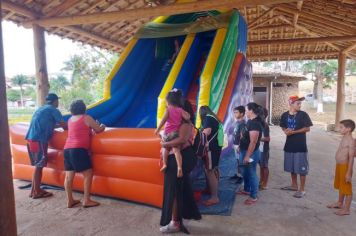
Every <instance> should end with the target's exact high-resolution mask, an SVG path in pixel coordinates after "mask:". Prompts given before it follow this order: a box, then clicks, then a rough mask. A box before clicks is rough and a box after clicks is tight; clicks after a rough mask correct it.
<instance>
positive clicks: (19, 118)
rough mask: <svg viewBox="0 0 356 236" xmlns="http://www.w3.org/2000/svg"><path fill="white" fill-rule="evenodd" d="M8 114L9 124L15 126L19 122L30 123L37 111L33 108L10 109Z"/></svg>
mask: <svg viewBox="0 0 356 236" xmlns="http://www.w3.org/2000/svg"><path fill="white" fill-rule="evenodd" d="M7 112H8V118H9V124H10V125H12V124H15V123H19V122H30V121H31V117H32V114H33V113H34V112H35V109H34V108H33V109H31V108H24V109H21V108H9V109H8V110H7Z"/></svg>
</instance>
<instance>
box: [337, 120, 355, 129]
mask: <svg viewBox="0 0 356 236" xmlns="http://www.w3.org/2000/svg"><path fill="white" fill-rule="evenodd" d="M340 124H343V125H344V126H345V128H350V130H351V132H353V131H354V130H355V122H354V121H353V120H350V119H347V120H342V121H340Z"/></svg>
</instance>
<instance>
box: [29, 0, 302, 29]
mask: <svg viewBox="0 0 356 236" xmlns="http://www.w3.org/2000/svg"><path fill="white" fill-rule="evenodd" d="M265 2H266V1H265V0H220V1H215V0H202V1H198V2H188V3H181V4H170V5H162V6H158V7H151V8H138V9H130V10H123V11H115V12H106V13H94V14H86V15H75V16H60V17H51V18H42V19H38V20H31V21H29V22H26V23H25V24H24V25H25V26H27V27H29V26H31V25H32V24H38V25H41V26H43V27H51V26H67V25H83V24H95V23H102V22H116V21H121V20H135V19H139V18H149V17H156V16H161V15H175V14H181V13H192V12H196V11H209V10H215V9H219V8H224V7H227V8H241V7H244V6H251V5H253V6H255V5H261V4H265ZM288 2H295V0H269V1H268V4H269V5H272V4H277V3H288Z"/></svg>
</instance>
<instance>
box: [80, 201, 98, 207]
mask: <svg viewBox="0 0 356 236" xmlns="http://www.w3.org/2000/svg"><path fill="white" fill-rule="evenodd" d="M99 205H100V203H99V202H97V203H95V204H92V205H83V207H84V208H89V207H96V206H99Z"/></svg>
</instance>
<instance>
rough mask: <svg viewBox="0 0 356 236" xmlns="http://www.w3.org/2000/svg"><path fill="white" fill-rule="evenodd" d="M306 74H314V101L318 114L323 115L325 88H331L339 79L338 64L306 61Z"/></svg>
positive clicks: (304, 69)
mask: <svg viewBox="0 0 356 236" xmlns="http://www.w3.org/2000/svg"><path fill="white" fill-rule="evenodd" d="M302 68H303V72H304V74H307V73H312V74H313V75H314V76H313V77H314V92H313V93H314V99H315V100H314V101H316V104H314V105H316V106H317V113H323V112H324V108H323V88H325V87H330V85H331V84H332V83H334V82H335V80H336V78H337V62H336V61H335V60H327V61H326V60H313V61H306V62H305V63H304V64H303V65H302Z"/></svg>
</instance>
